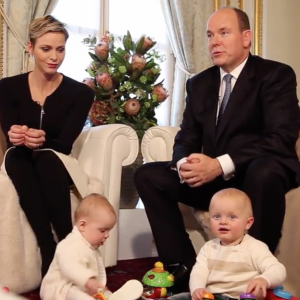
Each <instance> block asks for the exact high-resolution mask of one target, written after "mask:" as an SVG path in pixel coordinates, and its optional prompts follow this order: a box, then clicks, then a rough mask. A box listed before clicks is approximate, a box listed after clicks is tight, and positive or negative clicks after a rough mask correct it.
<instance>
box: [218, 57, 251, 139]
mask: <svg viewBox="0 0 300 300" xmlns="http://www.w3.org/2000/svg"><path fill="white" fill-rule="evenodd" d="M253 77H254V66H253V63H252V59H251V55H250V56H249V58H248V61H247V63H246V65H245V67H244V68H243V70H242V72H241V74H240V76H239V77H238V79H237V81H236V83H235V85H234V88H233V90H232V92H231V94H230V98H229V100H228V103H227V106H226V109H225V111H224V113H223V116H222V120H221V123H220V124H219V125H218V127H217V130H216V142H217V141H218V139H219V138H220V136H221V134H222V133H223V132H224V130H225V128H226V127H227V126H228V124H229V122H233V121H234V115H235V114H239V113H241V112H242V105H243V102H244V101H245V99H246V98H247V96H248V95H249V93H251V91H250V89H251V84H250V80H251V79H252V78H253Z"/></svg>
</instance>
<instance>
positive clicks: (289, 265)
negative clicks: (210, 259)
mask: <svg viewBox="0 0 300 300" xmlns="http://www.w3.org/2000/svg"><path fill="white" fill-rule="evenodd" d="M178 130H179V128H178V127H164V126H156V127H152V128H150V129H148V131H147V132H146V133H145V135H144V138H143V140H142V144H141V150H142V154H143V157H144V159H145V161H146V162H153V161H168V160H170V159H171V157H172V151H173V144H174V137H175V135H176V133H177V131H178ZM298 146H299V149H300V140H298V141H297V145H296V148H297V150H299V149H298ZM297 152H298V153H299V151H297ZM180 208H181V212H182V214H183V218H184V221H185V225H186V228H187V232H188V233H189V235H190V238H191V240H192V243H193V245H194V247H195V250H196V252H198V251H199V249H200V247H201V246H202V245H203V243H204V242H205V240H207V239H208V238H212V234H211V232H210V229H209V222H208V218H207V212H203V211H199V210H196V211H192V210H191V209H190V208H188V207H187V206H185V205H180ZM299 212H300V188H296V189H293V190H291V191H289V192H288V193H287V194H286V214H285V219H284V224H283V229H282V238H281V240H280V243H279V245H278V248H277V250H276V257H277V258H278V260H279V261H280V262H281V263H283V264H284V265H285V267H286V269H287V279H286V281H285V283H284V287H285V289H286V290H288V291H290V292H292V293H293V295H295V296H297V297H298V298H299V297H300V285H299V280H300V260H299V255H300V218H299ZM270 213H272V208H271V207H270ZM196 220H197V221H198V223H197V222H196ZM199 224H201V225H202V226H200V225H199Z"/></svg>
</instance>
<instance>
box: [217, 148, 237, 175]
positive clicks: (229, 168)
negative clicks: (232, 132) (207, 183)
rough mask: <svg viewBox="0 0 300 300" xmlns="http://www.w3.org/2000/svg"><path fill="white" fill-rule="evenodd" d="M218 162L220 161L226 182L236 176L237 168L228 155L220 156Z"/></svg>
mask: <svg viewBox="0 0 300 300" xmlns="http://www.w3.org/2000/svg"><path fill="white" fill-rule="evenodd" d="M217 160H218V161H219V163H220V165H221V168H222V170H223V178H224V180H229V179H230V178H231V177H232V176H233V175H234V172H235V166H234V163H233V161H232V159H231V157H230V156H229V155H228V154H224V155H221V156H218V157H217Z"/></svg>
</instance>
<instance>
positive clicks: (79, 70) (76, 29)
mask: <svg viewBox="0 0 300 300" xmlns="http://www.w3.org/2000/svg"><path fill="white" fill-rule="evenodd" d="M52 15H53V16H54V17H55V18H57V19H58V20H60V21H61V22H64V23H65V24H66V25H67V29H68V32H69V34H70V36H69V39H68V41H67V44H66V57H65V60H64V62H63V64H62V65H61V67H60V69H59V71H60V72H61V73H63V74H64V75H66V76H69V77H71V78H73V79H75V80H78V81H82V80H83V79H84V78H85V77H88V73H87V72H86V71H85V69H86V68H87V66H88V65H89V63H90V62H91V57H90V56H89V54H88V48H87V47H86V45H83V44H82V40H83V39H84V38H86V37H87V36H88V35H91V36H93V35H96V36H97V35H98V32H99V27H100V26H99V23H100V21H99V19H100V1H99V0H88V1H82V0H59V1H58V3H57V5H56V7H55V9H54V11H53V12H52Z"/></svg>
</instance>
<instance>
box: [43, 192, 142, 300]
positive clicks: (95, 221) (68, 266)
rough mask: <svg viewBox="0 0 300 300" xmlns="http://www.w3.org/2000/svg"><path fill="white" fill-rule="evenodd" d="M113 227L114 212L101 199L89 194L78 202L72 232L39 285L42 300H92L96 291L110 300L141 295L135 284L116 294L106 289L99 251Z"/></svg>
mask: <svg viewBox="0 0 300 300" xmlns="http://www.w3.org/2000/svg"><path fill="white" fill-rule="evenodd" d="M115 224H116V213H115V211H114V208H113V207H112V205H111V204H110V203H109V202H108V200H107V199H106V198H104V197H103V196H101V195H99V194H91V195H89V196H87V197H85V198H84V199H83V200H82V201H81V202H80V204H79V205H78V207H77V209H76V212H75V226H74V228H73V231H72V232H71V233H70V234H69V235H68V236H67V237H66V238H65V239H64V240H62V241H61V242H60V243H59V244H58V245H57V248H56V252H55V256H54V259H53V261H52V263H51V265H50V267H49V270H48V273H47V274H46V276H45V277H44V279H43V281H42V285H41V290H40V296H41V299H42V300H53V299H56V300H92V299H94V298H93V296H94V295H95V294H96V293H97V292H99V291H102V292H103V295H104V297H105V298H106V299H109V300H134V299H137V298H139V297H140V296H141V295H142V292H143V286H142V284H141V283H140V282H139V281H137V280H129V281H128V282H127V283H125V284H124V285H123V286H122V287H121V288H120V289H119V290H118V291H116V292H115V293H111V292H110V291H109V290H108V289H107V288H106V272H105V267H104V264H103V260H102V257H101V253H100V250H99V247H100V246H101V245H103V244H104V243H105V241H106V239H107V238H108V237H109V232H110V230H111V229H112V228H113V227H114V226H115Z"/></svg>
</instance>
